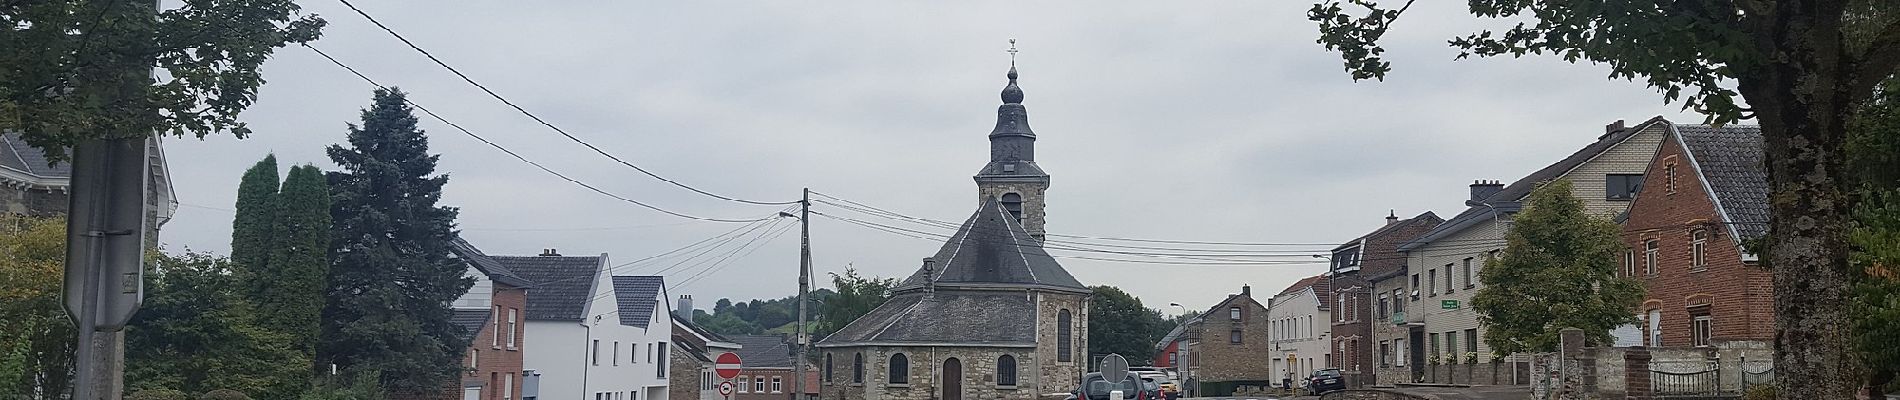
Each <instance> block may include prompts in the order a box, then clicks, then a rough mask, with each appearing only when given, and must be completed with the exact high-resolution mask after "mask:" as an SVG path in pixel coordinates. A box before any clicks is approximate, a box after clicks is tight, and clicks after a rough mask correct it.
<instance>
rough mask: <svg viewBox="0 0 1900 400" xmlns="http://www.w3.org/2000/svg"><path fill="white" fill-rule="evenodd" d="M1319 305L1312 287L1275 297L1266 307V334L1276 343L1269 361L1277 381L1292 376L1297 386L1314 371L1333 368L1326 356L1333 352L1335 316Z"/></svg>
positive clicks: (1270, 353)
mask: <svg viewBox="0 0 1900 400" xmlns="http://www.w3.org/2000/svg"><path fill="white" fill-rule="evenodd" d="M1319 306H1320V299H1319V297H1318V295H1317V293H1314V291H1313V287H1312V286H1307V287H1302V288H1299V290H1297V291H1293V292H1289V293H1282V294H1280V295H1278V296H1274V297H1273V301H1272V302H1271V303H1270V304H1269V305H1268V306H1267V320H1268V321H1269V330H1268V332H1269V334H1268V335H1267V336H1268V337H1269V338H1270V340H1269V341H1270V342H1271V343H1273V350H1272V351H1270V352H1269V357H1270V361H1269V363H1270V365H1272V366H1273V377H1274V380H1275V382H1276V383H1277V382H1281V381H1283V380H1285V379H1292V380H1293V384H1294V385H1296V386H1297V385H1299V382H1300V380H1301V379H1304V378H1306V377H1307V376H1308V375H1312V374H1313V371H1314V370H1318V369H1321V368H1331V367H1332V365H1329V364H1330V361H1329V360H1330V357H1327V355H1329V354H1331V346H1330V343H1331V342H1332V336H1331V333H1332V329H1333V325H1332V323H1331V322H1329V321H1332V319H1331V317H1330V315H1329V314H1328V313H1327V311H1326V310H1321V309H1320V307H1319Z"/></svg>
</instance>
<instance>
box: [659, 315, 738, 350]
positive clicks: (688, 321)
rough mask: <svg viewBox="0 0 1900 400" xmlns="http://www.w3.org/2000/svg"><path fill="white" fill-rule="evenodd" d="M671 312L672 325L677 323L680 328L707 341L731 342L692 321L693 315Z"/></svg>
mask: <svg viewBox="0 0 1900 400" xmlns="http://www.w3.org/2000/svg"><path fill="white" fill-rule="evenodd" d="M672 314H673V324H674V325H679V326H680V327H682V328H686V330H687V331H689V332H692V334H694V335H699V337H700V339H703V340H705V341H708V342H725V343H733V341H732V339H728V338H726V337H725V336H720V335H719V334H718V333H716V332H713V331H711V330H707V329H706V328H705V327H701V326H699V324H698V323H695V322H693V317H691V316H684V315H680V314H679V313H672Z"/></svg>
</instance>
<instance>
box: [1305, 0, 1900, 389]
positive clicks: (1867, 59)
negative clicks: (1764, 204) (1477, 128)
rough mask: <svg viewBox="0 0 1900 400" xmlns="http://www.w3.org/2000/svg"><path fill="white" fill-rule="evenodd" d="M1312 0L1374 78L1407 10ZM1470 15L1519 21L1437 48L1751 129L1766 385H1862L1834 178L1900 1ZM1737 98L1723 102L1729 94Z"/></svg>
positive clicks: (1889, 60) (1356, 70) (1602, 4)
mask: <svg viewBox="0 0 1900 400" xmlns="http://www.w3.org/2000/svg"><path fill="white" fill-rule="evenodd" d="M1344 3H1350V4H1353V5H1356V6H1358V7H1361V8H1364V9H1365V14H1364V16H1357V15H1354V14H1353V13H1348V12H1346V11H1344V10H1343V9H1342V8H1341V7H1340V5H1341V4H1342V1H1341V0H1320V1H1319V2H1318V4H1314V6H1313V8H1312V9H1311V11H1310V12H1309V13H1308V18H1310V19H1311V20H1313V21H1315V22H1316V23H1317V24H1318V26H1319V32H1320V35H1319V40H1318V41H1319V43H1320V44H1322V45H1324V46H1325V47H1326V48H1328V49H1333V50H1338V51H1340V54H1341V55H1342V58H1343V60H1344V62H1345V67H1346V70H1347V71H1349V72H1351V73H1352V75H1353V78H1354V79H1384V77H1385V75H1386V73H1387V72H1389V71H1390V67H1391V65H1390V64H1389V63H1387V62H1386V61H1384V60H1383V59H1382V58H1381V55H1382V53H1383V51H1384V49H1383V48H1381V47H1379V44H1378V41H1379V39H1380V38H1381V37H1382V36H1384V35H1385V33H1386V32H1387V30H1388V29H1389V28H1390V27H1391V25H1392V22H1393V21H1394V20H1395V19H1397V18H1398V17H1399V16H1400V15H1402V14H1403V13H1404V11H1405V10H1406V9H1407V8H1409V7H1410V6H1411V5H1412V3H1413V1H1412V0H1407V1H1406V2H1405V4H1404V6H1401V7H1399V8H1397V9H1392V8H1389V7H1384V6H1381V5H1379V4H1377V2H1376V1H1373V0H1350V1H1346V2H1344ZM1469 6H1470V11H1471V13H1472V14H1473V15H1477V16H1480V17H1488V18H1519V19H1530V20H1532V21H1529V22H1525V23H1520V24H1517V25H1515V26H1514V27H1512V28H1511V29H1509V30H1507V31H1504V32H1502V33H1493V32H1491V31H1488V30H1486V31H1480V32H1478V33H1475V34H1471V35H1467V36H1464V37H1459V38H1453V39H1452V40H1451V41H1450V44H1451V45H1452V46H1453V47H1456V48H1459V49H1461V50H1462V53H1461V54H1460V55H1459V57H1461V58H1462V57H1468V56H1474V55H1475V56H1479V57H1495V56H1512V57H1523V56H1525V55H1544V54H1551V55H1558V56H1561V57H1563V58H1564V60H1566V61H1570V62H1577V61H1589V62H1592V63H1602V64H1607V65H1608V66H1609V67H1610V77H1611V78H1623V79H1638V78H1641V79H1644V80H1645V82H1646V83H1648V84H1649V85H1650V86H1651V87H1654V88H1656V89H1657V90H1658V91H1660V92H1661V93H1662V95H1663V99H1664V101H1665V102H1676V101H1678V100H1680V101H1681V102H1682V104H1683V107H1684V108H1685V109H1694V110H1696V111H1698V112H1701V113H1704V114H1706V115H1708V119H1709V121H1710V122H1714V123H1729V122H1736V121H1740V120H1742V119H1745V118H1755V119H1757V120H1758V121H1760V123H1761V128H1762V134H1763V137H1764V139H1765V142H1766V149H1765V152H1764V155H1765V156H1766V162H1767V167H1768V176H1769V186H1770V188H1771V190H1772V194H1771V195H1770V197H1769V198H1770V212H1771V214H1772V215H1773V216H1774V218H1772V219H1771V222H1770V227H1769V235H1768V236H1769V237H1768V241H1767V244H1766V249H1765V250H1764V253H1765V254H1764V255H1765V257H1764V264H1766V265H1768V266H1769V267H1770V268H1771V269H1772V270H1773V272H1774V282H1775V342H1776V344H1777V345H1776V347H1777V349H1776V351H1775V370H1776V371H1777V372H1776V374H1775V379H1776V384H1777V385H1778V386H1780V387H1781V388H1784V389H1785V390H1783V391H1781V392H1780V393H1779V395H1780V396H1781V398H1783V399H1821V398H1849V397H1853V396H1855V395H1856V393H1855V392H1856V388H1858V387H1860V386H1861V385H1860V383H1857V382H1853V379H1843V377H1857V376H1863V375H1862V374H1861V370H1862V368H1861V366H1860V365H1858V364H1857V362H1856V358H1857V357H1855V356H1854V355H1853V354H1852V349H1853V347H1854V346H1852V345H1851V343H1849V342H1850V341H1851V339H1849V338H1848V337H1847V336H1846V335H1841V334H1839V332H1840V331H1841V330H1842V329H1843V328H1845V327H1846V326H1847V325H1849V324H1850V323H1851V322H1852V317H1851V316H1850V315H1849V314H1848V309H1849V307H1846V305H1847V304H1848V302H1849V300H1850V299H1849V298H1848V297H1849V293H1848V292H1849V291H1848V287H1849V284H1850V280H1851V276H1852V272H1851V271H1850V267H1849V265H1848V253H1849V250H1848V249H1849V243H1848V237H1847V236H1848V231H1849V230H1850V226H1851V220H1850V218H1851V217H1850V211H1851V210H1852V209H1853V200H1854V199H1853V197H1852V196H1850V195H1849V193H1848V191H1847V190H1848V188H1849V187H1850V186H1849V185H1847V183H1848V181H1849V180H1850V176H1849V175H1848V173H1847V172H1846V171H1847V169H1845V168H1843V164H1844V162H1845V159H1846V158H1847V157H1845V154H1844V153H1845V148H1846V140H1845V139H1846V136H1847V135H1846V131H1847V129H1846V128H1847V125H1848V121H1849V120H1850V116H1851V115H1852V114H1853V112H1854V110H1855V109H1856V107H1857V106H1858V105H1860V104H1862V103H1863V102H1865V101H1866V100H1867V99H1869V98H1870V97H1871V96H1872V95H1873V94H1874V87H1875V86H1876V85H1877V84H1878V83H1879V82H1880V81H1882V80H1884V79H1887V78H1888V77H1890V76H1892V75H1894V73H1895V72H1896V69H1900V3H1895V2H1892V1H1883V0H1783V1H1758V0H1743V1H1718V0H1691V1H1667V2H1663V1H1637V0H1605V1H1558V0H1474V1H1471V2H1469ZM1738 96H1739V97H1741V98H1742V99H1743V100H1745V101H1746V103H1747V105H1746V106H1743V105H1742V104H1741V103H1743V102H1742V101H1737V97H1738Z"/></svg>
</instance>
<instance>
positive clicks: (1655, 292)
mask: <svg viewBox="0 0 1900 400" xmlns="http://www.w3.org/2000/svg"><path fill="white" fill-rule="evenodd" d="M1645 174H1646V176H1649V177H1651V178H1650V179H1648V182H1647V184H1645V185H1643V187H1642V189H1641V192H1639V193H1638V194H1637V196H1636V199H1635V200H1634V201H1632V202H1631V204H1630V209H1629V213H1628V214H1626V215H1625V216H1624V217H1623V218H1622V221H1621V222H1622V223H1623V240H1624V243H1625V244H1626V245H1627V246H1629V249H1628V250H1627V251H1626V252H1625V253H1624V256H1623V270H1622V274H1623V275H1624V276H1629V277H1635V278H1637V279H1640V280H1642V281H1643V283H1644V286H1646V287H1647V289H1648V293H1647V295H1646V296H1645V298H1644V301H1643V304H1642V305H1641V306H1640V307H1639V308H1638V309H1637V310H1636V311H1637V312H1638V316H1639V318H1640V319H1641V320H1642V321H1643V322H1642V323H1641V324H1640V326H1641V327H1642V336H1643V339H1642V342H1643V344H1644V345H1646V346H1650V347H1660V346H1713V345H1716V344H1717V343H1719V342H1734V341H1755V342H1760V343H1764V344H1765V343H1768V342H1769V341H1771V340H1773V339H1774V327H1775V309H1774V287H1773V283H1772V280H1771V277H1770V274H1769V271H1768V270H1767V269H1766V268H1763V267H1762V266H1761V265H1760V264H1759V262H1758V260H1757V258H1756V255H1755V254H1751V253H1749V252H1748V250H1747V249H1745V248H1744V247H1743V243H1744V242H1746V241H1749V240H1753V239H1757V238H1760V237H1762V235H1763V234H1765V233H1766V232H1767V229H1768V175H1767V172H1766V171H1765V170H1764V168H1763V163H1762V138H1761V128H1760V127H1759V126H1753V125H1730V126H1725V127H1721V128H1716V127H1711V126H1708V125H1675V126H1672V127H1671V129H1670V130H1669V135H1668V137H1667V138H1666V139H1665V140H1664V141H1663V143H1662V147H1661V148H1660V149H1659V150H1657V152H1656V156H1655V158H1654V160H1653V161H1652V162H1651V163H1650V165H1649V169H1648V171H1647V172H1645Z"/></svg>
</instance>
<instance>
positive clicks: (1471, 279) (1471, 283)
mask: <svg viewBox="0 0 1900 400" xmlns="http://www.w3.org/2000/svg"><path fill="white" fill-rule="evenodd" d="M1471 260H1472V257H1465V261H1464V263H1465V265H1464V273H1465V289H1471V288H1474V287H1478V282H1477V279H1476V278H1477V277H1478V275H1477V273H1476V272H1475V271H1476V270H1474V269H1472V268H1471Z"/></svg>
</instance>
